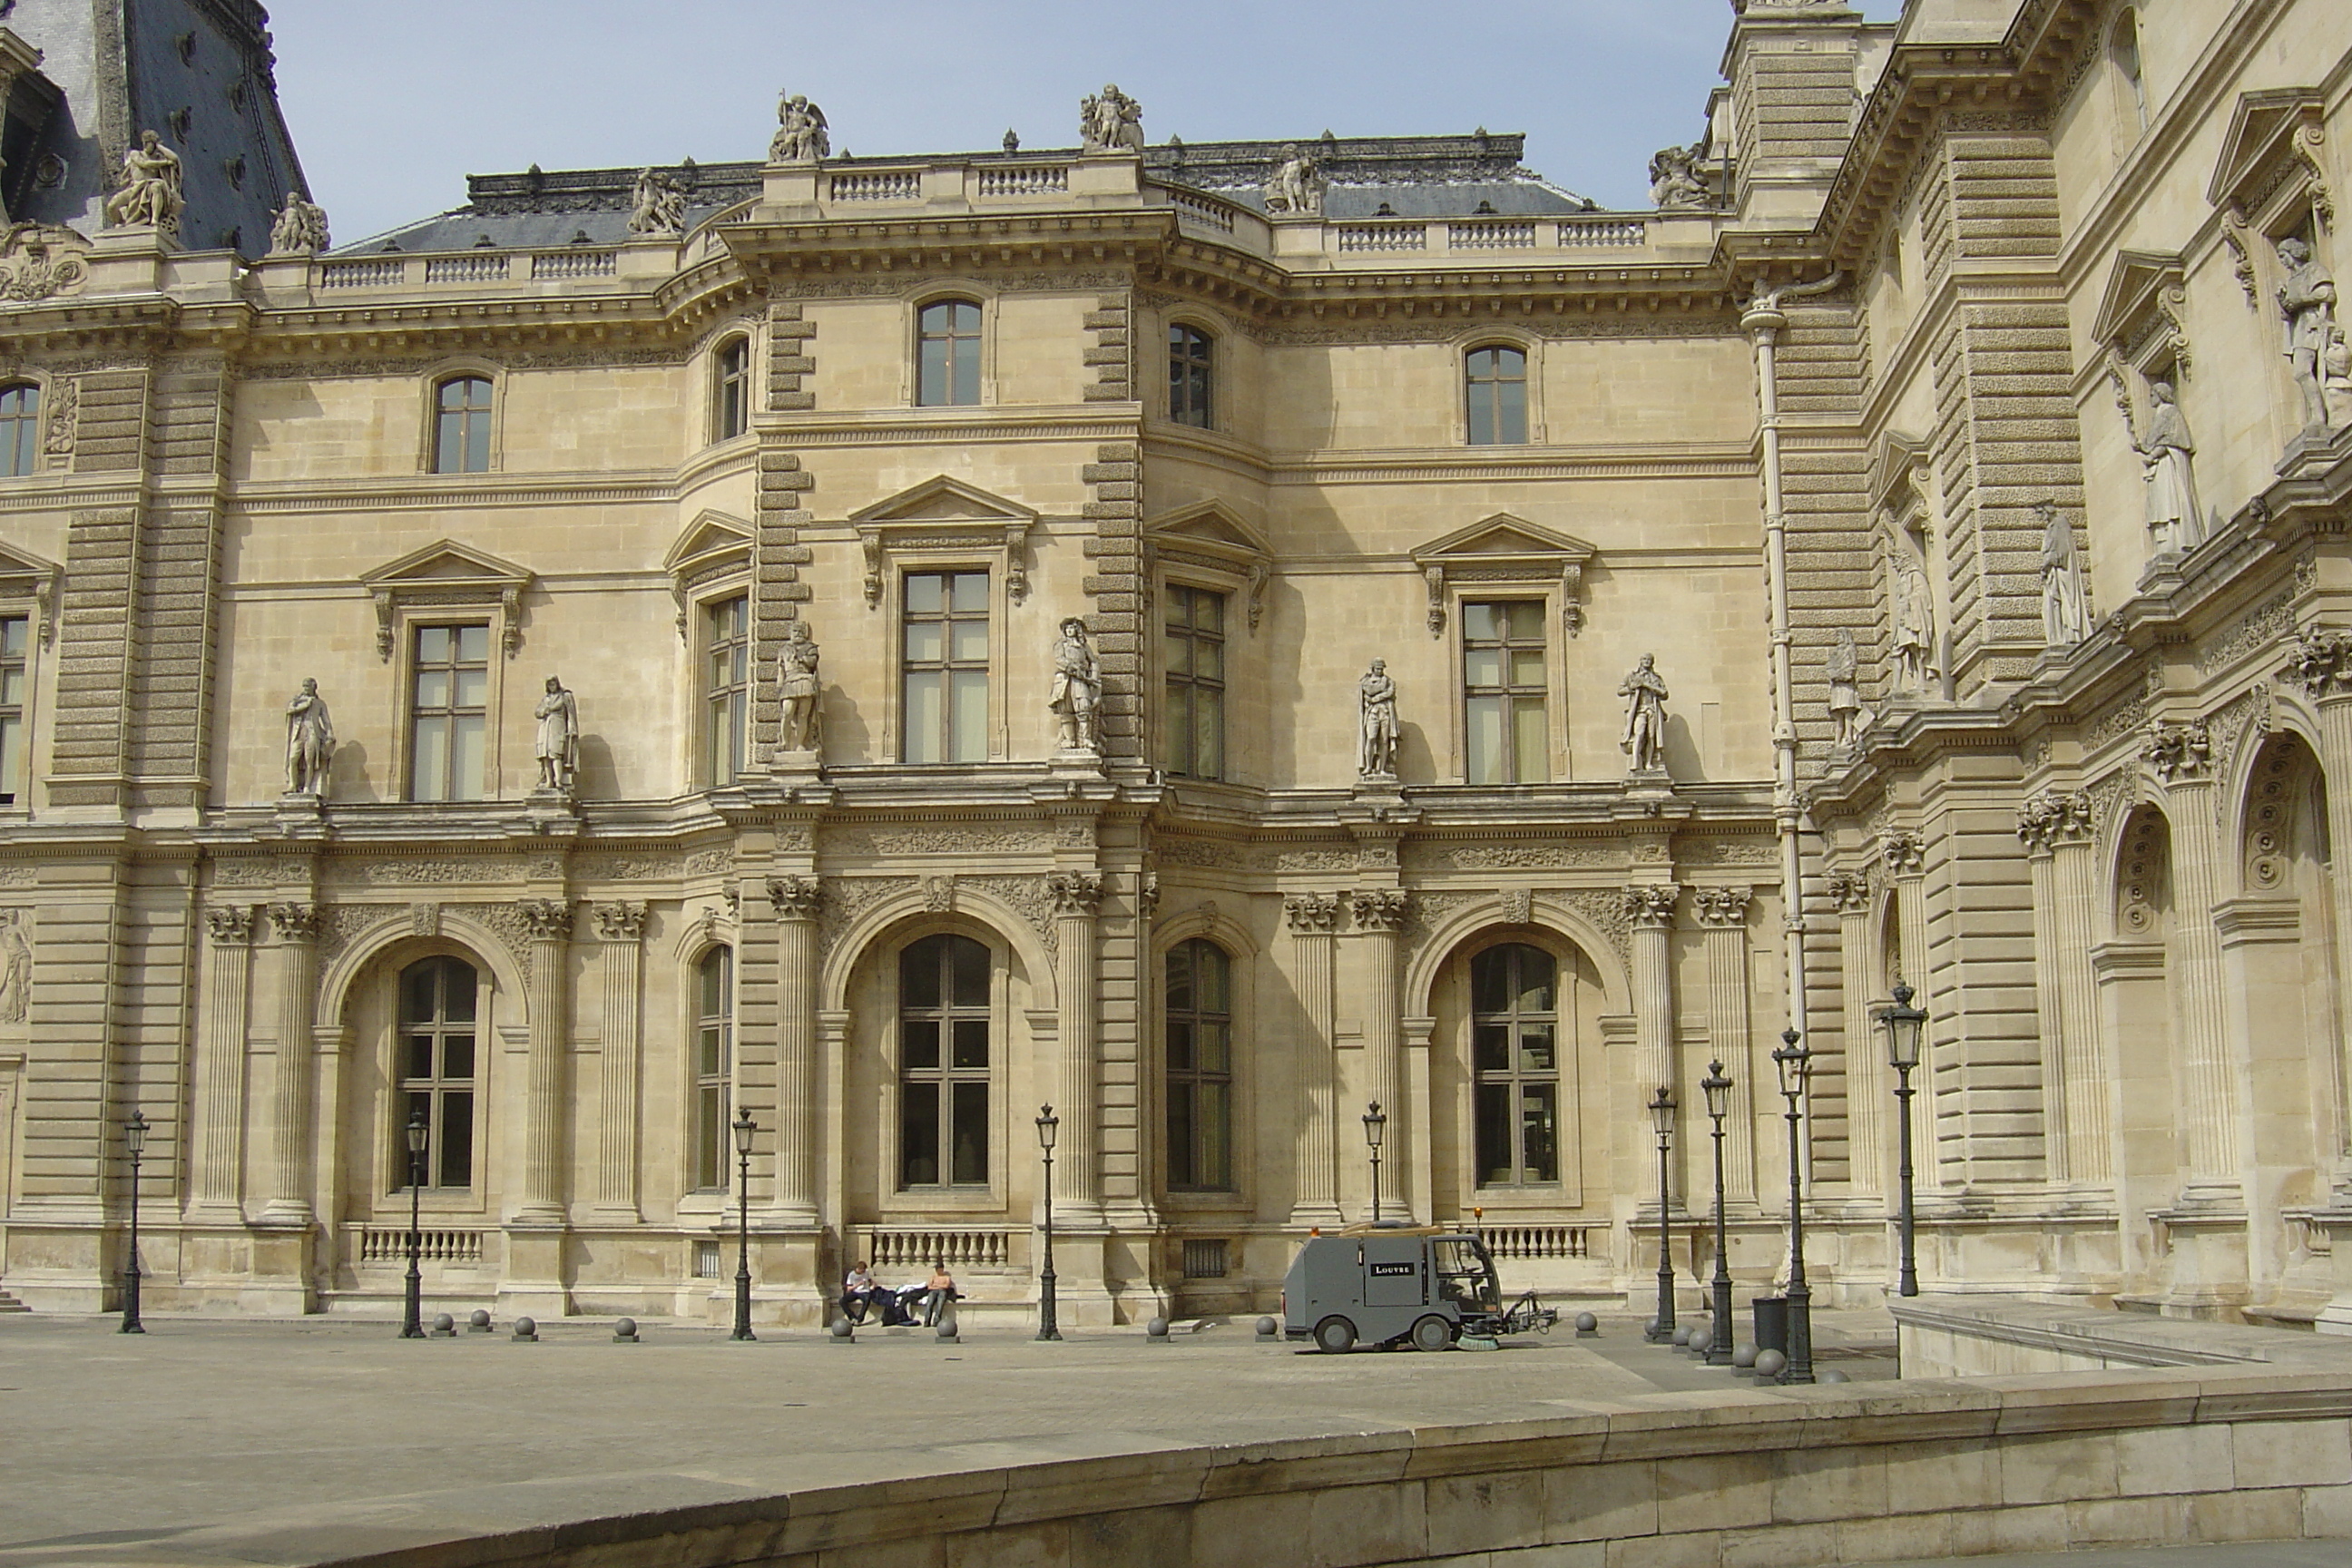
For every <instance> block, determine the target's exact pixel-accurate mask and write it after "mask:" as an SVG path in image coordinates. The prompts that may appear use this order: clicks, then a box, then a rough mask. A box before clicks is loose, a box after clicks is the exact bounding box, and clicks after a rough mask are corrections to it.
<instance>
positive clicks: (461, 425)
mask: <svg viewBox="0 0 2352 1568" xmlns="http://www.w3.org/2000/svg"><path fill="white" fill-rule="evenodd" d="M434 406H435V408H436V411H437V412H436V424H435V426H434V430H433V471H434V472H435V473H436V474H483V473H488V472H489V468H490V384H489V381H488V378H487V377H484V376H478V375H453V376H451V377H450V378H449V379H448V380H446V381H445V382H443V383H442V384H440V385H439V386H438V387H436V389H435V391H434Z"/></svg>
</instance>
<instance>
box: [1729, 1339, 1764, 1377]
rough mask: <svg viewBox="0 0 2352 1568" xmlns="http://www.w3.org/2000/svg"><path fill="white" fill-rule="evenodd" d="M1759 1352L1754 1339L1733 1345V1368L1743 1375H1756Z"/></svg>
mask: <svg viewBox="0 0 2352 1568" xmlns="http://www.w3.org/2000/svg"><path fill="white" fill-rule="evenodd" d="M1759 1353H1760V1352H1758V1350H1757V1348H1756V1342H1755V1341H1754V1340H1742V1341H1740V1342H1738V1344H1736V1345H1734V1346H1732V1347H1731V1370H1732V1371H1733V1372H1734V1373H1737V1374H1738V1375H1739V1376H1741V1377H1754V1376H1755V1375H1756V1357H1757V1356H1758V1354H1759Z"/></svg>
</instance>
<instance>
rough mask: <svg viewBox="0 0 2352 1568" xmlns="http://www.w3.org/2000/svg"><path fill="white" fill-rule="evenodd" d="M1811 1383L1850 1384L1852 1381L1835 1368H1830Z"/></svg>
mask: <svg viewBox="0 0 2352 1568" xmlns="http://www.w3.org/2000/svg"><path fill="white" fill-rule="evenodd" d="M1813 1381H1814V1382H1815V1383H1852V1382H1853V1379H1852V1378H1850V1377H1848V1376H1847V1375H1846V1374H1845V1373H1842V1372H1840V1371H1839V1370H1838V1369H1837V1368H1835V1367H1832V1368H1830V1369H1829V1371H1827V1372H1825V1373H1822V1374H1821V1376H1819V1377H1817V1378H1815V1379H1813Z"/></svg>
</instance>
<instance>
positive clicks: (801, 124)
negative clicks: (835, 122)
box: [768, 92, 833, 163]
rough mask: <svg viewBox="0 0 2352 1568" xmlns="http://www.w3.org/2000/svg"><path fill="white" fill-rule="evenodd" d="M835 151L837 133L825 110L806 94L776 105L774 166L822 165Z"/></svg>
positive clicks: (770, 155)
mask: <svg viewBox="0 0 2352 1568" xmlns="http://www.w3.org/2000/svg"><path fill="white" fill-rule="evenodd" d="M832 152H833V132H832V129H831V128H830V127H829V126H827V125H826V124H825V122H824V110H822V109H819V108H818V107H817V106H816V105H815V104H814V103H811V102H810V101H809V100H808V97H807V95H806V94H804V93H798V92H795V93H793V94H791V95H790V96H788V97H786V98H783V99H782V100H780V101H779V102H778V103H777V105H776V134H775V137H774V139H773V140H772V141H771V142H769V143H768V162H769V163H823V162H824V160H825V158H826V157H827V156H828V155H830V154H831V153H832Z"/></svg>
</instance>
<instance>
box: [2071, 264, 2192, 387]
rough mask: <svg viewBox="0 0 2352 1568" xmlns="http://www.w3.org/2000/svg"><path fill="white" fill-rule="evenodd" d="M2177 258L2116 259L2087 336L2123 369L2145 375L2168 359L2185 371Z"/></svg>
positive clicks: (2180, 276) (2180, 275)
mask: <svg viewBox="0 0 2352 1568" xmlns="http://www.w3.org/2000/svg"><path fill="white" fill-rule="evenodd" d="M2184 277H2185V274H2184V272H2183V270H2182V267H2181V260H2180V258H2179V256H2176V255H2172V254H2169V253H2167V252H2162V251H2154V250H2125V251H2119V252H2117V253H2116V262H2115V267H2114V268H2113V269H2112V270H2111V271H2110V272H2109V273H2108V275H2107V288H2106V292H2105V296H2104V297H2103V298H2102V299H2101V300H2100V301H2099V313H2098V316H2097V318H2096V321H2095V323H2094V325H2093V326H2092V329H2091V332H2092V336H2093V337H2095V339H2097V340H2098V341H2099V342H2102V343H2105V345H2106V346H2107V347H2108V349H2109V350H2110V351H2112V352H2113V353H2116V354H2118V355H2120V356H2121V357H2122V358H2123V360H2124V361H2125V362H2126V363H2129V364H2134V365H2137V366H2139V367H2140V368H2141V369H2143V370H2145V369H2147V368H2148V367H2149V366H2151V365H2152V364H2154V363H2157V362H2158V361H2160V360H2165V359H2169V360H2170V361H2171V363H2173V364H2175V365H2176V366H2178V367H2179V368H2180V369H2181V370H2183V371H2186V370H2187V369H2188V367H2189V332H2188V329H2187V327H2186V326H2185V325H2184V324H2183V321H2182V314H2181V311H2182V304H2183V301H2184V300H2185V299H2186V297H2187V296H2186V292H2185V289H2184V282H2183V280H2184Z"/></svg>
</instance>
